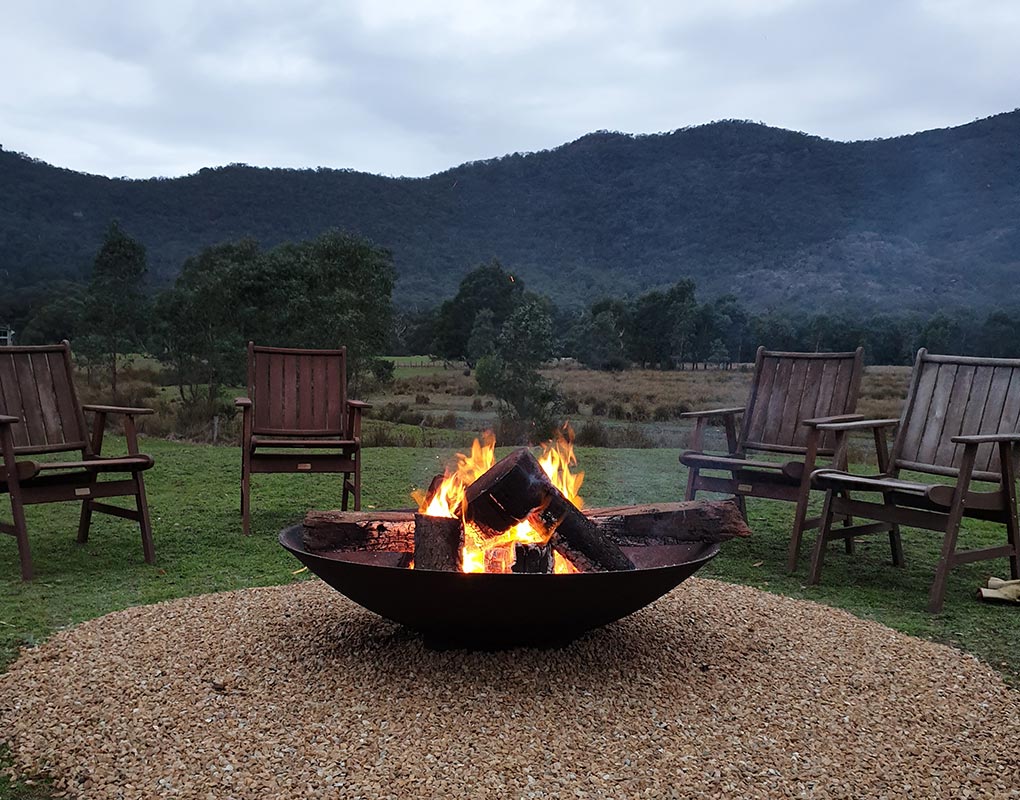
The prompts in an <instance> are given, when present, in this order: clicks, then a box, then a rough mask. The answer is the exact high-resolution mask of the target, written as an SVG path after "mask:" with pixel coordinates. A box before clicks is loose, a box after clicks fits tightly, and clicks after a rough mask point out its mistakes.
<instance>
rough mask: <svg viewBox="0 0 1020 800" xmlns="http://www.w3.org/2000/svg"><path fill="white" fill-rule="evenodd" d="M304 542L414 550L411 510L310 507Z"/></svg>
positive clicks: (319, 546)
mask: <svg viewBox="0 0 1020 800" xmlns="http://www.w3.org/2000/svg"><path fill="white" fill-rule="evenodd" d="M302 538H303V541H304V545H305V547H306V548H308V550H309V552H318V551H322V550H390V551H394V552H398V553H410V552H411V551H412V550H414V513H413V512H411V511H371V512H366V511H309V512H308V514H306V515H305V525H304V532H303V534H302Z"/></svg>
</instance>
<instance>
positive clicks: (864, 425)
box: [818, 419, 900, 431]
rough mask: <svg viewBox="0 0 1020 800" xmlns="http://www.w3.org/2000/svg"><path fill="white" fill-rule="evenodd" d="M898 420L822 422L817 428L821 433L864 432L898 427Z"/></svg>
mask: <svg viewBox="0 0 1020 800" xmlns="http://www.w3.org/2000/svg"><path fill="white" fill-rule="evenodd" d="M899 423H900V421H899V420H898V419H859V420H856V421H853V422H824V423H822V424H821V425H819V426H818V429H819V430H822V431H866V430H872V429H875V428H889V427H892V426H893V425H899Z"/></svg>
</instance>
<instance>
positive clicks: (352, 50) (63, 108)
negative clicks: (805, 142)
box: [0, 0, 1020, 177]
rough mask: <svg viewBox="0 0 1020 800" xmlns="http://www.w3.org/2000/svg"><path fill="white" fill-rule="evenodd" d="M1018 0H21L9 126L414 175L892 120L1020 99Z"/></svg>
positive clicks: (92, 166) (132, 157) (185, 155)
mask: <svg viewBox="0 0 1020 800" xmlns="http://www.w3.org/2000/svg"><path fill="white" fill-rule="evenodd" d="M1016 41H1020V10H1018V6H1017V5H1016V4H1015V3H1013V2H995V1H993V0H989V1H988V2H962V0H961V2H955V1H953V0H912V1H908V2H900V3H885V2H877V0H876V1H874V2H850V0H830V2H808V1H807V0H771V1H770V0H689V1H688V2H684V3H674V2H652V0H644V1H643V2H635V3H631V4H620V3H614V2H609V1H608V0H595V1H593V2H579V1H576V2H575V1H572V0H562V1H561V2H552V1H551V0H522V1H521V2H518V3H497V2H459V1H457V0H433V1H432V2H429V3H419V2H410V0H402V1H398V0H394V1H393V2H385V3H379V2H373V0H350V1H349V2H346V3H343V2H331V1H330V0H321V1H320V0H294V2H291V3H288V4H278V3H275V2H269V1H268V0H264V1H263V2H246V3H236V2H227V0H209V2H197V1H195V0H188V2H180V3H174V4H148V3H127V2H114V1H113V0H107V1H106V2H101V1H100V0H97V2H95V3H89V4H73V3H63V2H56V0H44V1H40V2H36V3H32V4H28V3H25V4H12V5H11V7H10V8H7V9H5V25H4V26H3V27H2V28H0V70H2V71H3V74H4V75H5V81H4V82H3V85H2V86H0V143H2V144H3V146H4V147H6V148H7V149H12V150H22V151H25V152H28V153H29V154H31V155H33V156H35V157H38V158H42V159H45V160H47V161H50V162H52V163H55V164H58V165H61V166H67V167H70V168H73V169H79V170H83V171H90V172H99V173H102V174H109V175H131V176H136V177H147V176H150V175H154V174H167V175H178V174H184V173H188V172H194V171H196V170H198V169H200V168H201V167H203V166H213V165H217V164H225V163H230V162H238V161H241V162H247V163H252V164H258V165H263V166H292V167H305V166H320V165H321V166H331V167H350V168H355V169H360V170H366V171H370V172H377V173H382V174H407V175H425V174H430V173H432V172H436V171H439V170H442V169H445V168H448V167H450V166H454V165H456V164H459V163H462V162H464V161H468V160H475V159H481V158H488V157H493V156H498V155H502V154H504V153H507V152H515V151H527V150H536V149H543V148H548V147H554V146H556V145H558V144H561V143H563V142H565V141H569V140H571V139H574V138H577V137H578V136H581V135H583V134H584V133H587V132H589V131H591V130H596V129H611V130H622V131H628V132H635V133H644V132H656V131H664V130H672V129H675V128H678V127H683V126H687V125H694V124H699V123H704V122H708V121H711V120H713V119H720V118H739V119H754V120H760V121H763V122H766V123H768V124H773V125H778V126H782V127H788V128H793V129H796V130H803V131H807V132H810V133H816V134H819V135H823V136H828V137H830V138H837V139H856V138H874V137H880V136H892V135H897V134H902V133H910V132H913V131H915V130H918V129H923V128H929V127H942V126H946V125H953V124H960V123H962V122H967V121H969V120H971V119H974V118H976V117H979V116H986V115H989V114H993V113H997V112H1000V111H1006V110H1011V109H1012V108H1014V107H1015V106H1016V105H1018V101H1017V97H1016V90H1015V86H1014V82H1015V76H1016V75H1018V74H1020V54H1018V53H1020V48H1017V47H1016V45H1015V43H1016Z"/></svg>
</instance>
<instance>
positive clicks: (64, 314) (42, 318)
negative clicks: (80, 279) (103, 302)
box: [18, 281, 85, 344]
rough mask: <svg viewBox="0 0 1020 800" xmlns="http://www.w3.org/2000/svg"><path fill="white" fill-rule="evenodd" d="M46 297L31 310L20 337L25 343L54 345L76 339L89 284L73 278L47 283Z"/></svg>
mask: <svg viewBox="0 0 1020 800" xmlns="http://www.w3.org/2000/svg"><path fill="white" fill-rule="evenodd" d="M45 287H46V291H45V295H44V296H45V298H46V299H45V300H43V301H41V302H39V303H38V304H36V305H34V306H33V307H32V308H31V309H30V313H29V316H28V318H27V320H26V321H25V323H24V325H23V326H22V328H21V332H20V335H19V337H18V339H19V341H20V342H21V343H22V344H52V343H53V342H59V341H61V340H62V339H74V338H75V337H76V336H77V334H78V331H79V330H80V329H81V324H82V317H83V315H84V313H85V287H84V286H82V284H80V283H73V282H71V281H55V282H54V283H49V284H45Z"/></svg>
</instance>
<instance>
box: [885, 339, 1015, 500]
mask: <svg viewBox="0 0 1020 800" xmlns="http://www.w3.org/2000/svg"><path fill="white" fill-rule="evenodd" d="M1018 430H1020V359H1006V358H973V357H967V356H939V355H930V354H929V353H928V351H927V350H925V349H924V348H922V349H921V350H920V351H918V354H917V360H916V361H915V363H914V374H913V378H912V380H911V385H910V394H909V396H908V398H907V402H906V403H905V404H904V406H903V416H902V417H901V418H900V426H899V431H898V433H897V436H896V441H895V442H894V444H893V452H892V463H893V467H894V469H896V470H900V469H905V470H911V471H914V472H926V473H930V474H935V475H946V476H949V477H956V476H958V475H959V472H960V461H961V458H962V457H963V449H964V448H963V445H959V444H956V443H954V442H953V441H952V438H953V437H954V436H970V435H975V434H990V433H1015V432H1017V431H1018ZM1000 473H1001V464H1000V460H999V453H998V450H997V449H996V446H995V445H994V444H991V443H988V444H982V445H979V446H978V450H977V460H976V462H975V465H974V477H975V478H978V479H979V480H986V481H999V480H1000Z"/></svg>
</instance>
